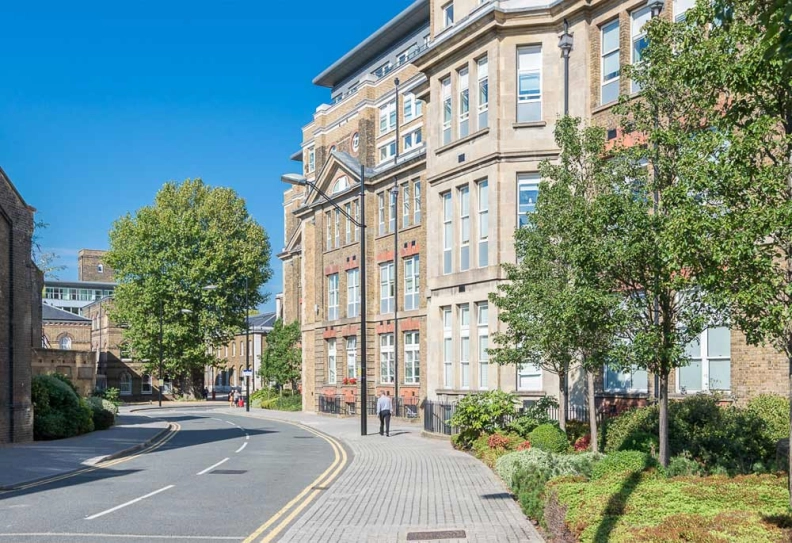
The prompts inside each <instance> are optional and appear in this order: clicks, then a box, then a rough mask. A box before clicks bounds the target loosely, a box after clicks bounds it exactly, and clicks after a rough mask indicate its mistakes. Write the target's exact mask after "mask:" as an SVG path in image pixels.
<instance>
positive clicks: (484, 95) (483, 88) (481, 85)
mask: <svg viewBox="0 0 792 543" xmlns="http://www.w3.org/2000/svg"><path fill="white" fill-rule="evenodd" d="M477 66H478V69H477V71H478V73H477V75H478V129H479V130H481V129H482V128H487V126H489V63H488V62H487V57H484V58H482V59H479V60H478V62H477Z"/></svg>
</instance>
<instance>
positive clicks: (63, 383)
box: [31, 375, 94, 440]
mask: <svg viewBox="0 0 792 543" xmlns="http://www.w3.org/2000/svg"><path fill="white" fill-rule="evenodd" d="M31 396H32V399H33V408H34V411H33V413H34V414H33V436H34V438H35V439H37V440H45V439H61V438H64V437H71V436H76V435H79V434H84V433H86V432H91V431H93V429H94V421H93V408H92V407H91V406H90V405H89V404H88V402H87V401H86V400H84V399H82V398H80V397H79V396H78V395H77V393H76V392H75V389H74V387H73V385H71V383H70V382H69V381H68V379H67V378H65V377H63V376H57V375H37V376H35V377H34V378H33V380H32V382H31Z"/></svg>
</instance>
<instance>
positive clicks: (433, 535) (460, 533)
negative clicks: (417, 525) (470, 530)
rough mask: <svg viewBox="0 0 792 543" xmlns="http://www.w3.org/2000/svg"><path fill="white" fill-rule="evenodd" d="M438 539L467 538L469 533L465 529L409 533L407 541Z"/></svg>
mask: <svg viewBox="0 0 792 543" xmlns="http://www.w3.org/2000/svg"><path fill="white" fill-rule="evenodd" d="M437 539H467V534H466V533H465V530H443V531H439V532H408V533H407V541H434V540H437Z"/></svg>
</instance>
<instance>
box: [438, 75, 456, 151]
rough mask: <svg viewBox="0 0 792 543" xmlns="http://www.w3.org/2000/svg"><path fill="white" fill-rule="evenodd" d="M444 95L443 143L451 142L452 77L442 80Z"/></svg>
mask: <svg viewBox="0 0 792 543" xmlns="http://www.w3.org/2000/svg"><path fill="white" fill-rule="evenodd" d="M440 86H441V87H442V97H443V145H447V144H449V143H451V116H452V111H453V110H452V108H451V78H450V77H446V78H445V79H443V80H442V81H441V82H440Z"/></svg>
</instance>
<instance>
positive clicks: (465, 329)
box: [457, 304, 470, 390]
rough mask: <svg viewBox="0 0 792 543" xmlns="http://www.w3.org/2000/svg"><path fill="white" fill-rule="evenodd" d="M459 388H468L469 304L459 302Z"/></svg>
mask: <svg viewBox="0 0 792 543" xmlns="http://www.w3.org/2000/svg"><path fill="white" fill-rule="evenodd" d="M457 311H458V313H459V388H461V389H463V390H468V389H469V388H470V304H459V305H458V306H457Z"/></svg>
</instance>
